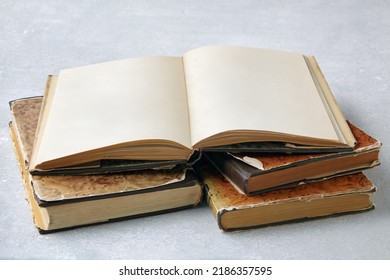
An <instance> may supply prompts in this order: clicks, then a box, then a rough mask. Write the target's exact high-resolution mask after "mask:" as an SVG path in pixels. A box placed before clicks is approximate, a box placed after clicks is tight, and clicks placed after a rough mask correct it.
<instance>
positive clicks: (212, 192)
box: [197, 163, 375, 231]
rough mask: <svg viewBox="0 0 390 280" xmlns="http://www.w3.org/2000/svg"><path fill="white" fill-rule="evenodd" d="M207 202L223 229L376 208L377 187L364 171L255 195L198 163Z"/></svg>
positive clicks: (216, 171)
mask: <svg viewBox="0 0 390 280" xmlns="http://www.w3.org/2000/svg"><path fill="white" fill-rule="evenodd" d="M197 170H198V172H199V174H200V175H201V176H202V178H203V180H204V184H205V187H206V192H207V201H208V204H209V206H210V208H211V211H212V213H213V215H214V216H215V218H216V220H217V223H218V226H219V228H220V229H222V230H224V231H234V230H244V229H251V228H258V227H264V226H268V225H275V224H280V223H287V222H294V221H303V220H308V219H314V218H323V217H329V216H335V215H341V214H347V213H358V212H361V211H366V210H370V209H373V208H374V205H373V202H372V200H371V197H372V194H373V193H374V192H375V186H374V185H373V184H372V183H371V182H370V180H369V179H368V178H367V177H366V176H365V175H364V174H363V173H355V174H351V175H345V176H340V177H336V178H332V179H328V180H323V181H319V182H313V183H309V184H304V185H300V186H297V187H292V188H286V189H280V190H274V191H269V192H266V193H263V194H259V195H255V196H246V195H244V194H242V193H239V192H238V191H237V190H236V189H235V188H234V187H233V185H232V184H231V183H230V182H229V181H228V180H226V179H225V178H224V176H222V175H221V173H220V172H218V170H217V169H216V168H215V167H213V166H210V164H208V163H203V164H199V165H198V166H197Z"/></svg>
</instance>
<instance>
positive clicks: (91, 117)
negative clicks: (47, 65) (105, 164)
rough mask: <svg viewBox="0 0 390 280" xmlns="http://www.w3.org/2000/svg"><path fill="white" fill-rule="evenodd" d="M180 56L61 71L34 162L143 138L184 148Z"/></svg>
mask: <svg viewBox="0 0 390 280" xmlns="http://www.w3.org/2000/svg"><path fill="white" fill-rule="evenodd" d="M185 88H186V87H185V81H184V73H183V64H182V59H181V58H176V57H152V58H133V59H126V60H119V61H113V62H106V63H100V64H95V65H89V66H84V67H78V68H72V69H66V70H62V71H61V72H60V74H59V78H58V82H57V87H56V90H55V95H54V97H53V101H52V106H51V108H50V112H49V114H48V119H47V124H46V127H45V130H44V133H43V135H42V141H41V145H40V146H41V147H44V149H40V151H39V153H38V155H37V161H36V162H37V163H40V162H43V161H46V160H50V159H55V158H60V157H63V156H67V155H70V154H76V153H80V152H83V151H86V150H90V149H95V148H100V147H105V146H110V145H114V144H117V143H121V142H127V141H136V140H143V139H166V140H172V141H175V142H178V143H180V144H182V145H184V146H187V147H190V135H189V127H188V111H187V99H186V98H187V97H186V92H185Z"/></svg>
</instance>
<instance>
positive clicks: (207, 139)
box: [10, 46, 381, 233]
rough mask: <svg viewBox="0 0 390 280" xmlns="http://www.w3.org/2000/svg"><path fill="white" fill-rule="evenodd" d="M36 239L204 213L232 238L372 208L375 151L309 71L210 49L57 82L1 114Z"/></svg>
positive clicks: (286, 59) (299, 63)
mask: <svg viewBox="0 0 390 280" xmlns="http://www.w3.org/2000/svg"><path fill="white" fill-rule="evenodd" d="M10 107H11V112H12V116H13V119H12V121H11V123H10V131H11V136H12V139H13V142H14V146H15V151H16V154H17V157H18V161H19V166H20V170H21V174H22V177H23V180H24V185H25V188H26V191H27V198H28V201H29V204H30V207H31V210H32V212H33V217H34V223H35V225H36V226H37V227H38V229H39V230H40V231H41V232H42V233H46V232H53V231H57V230H62V229H68V228H73V227H79V226H84V225H90V224H96V223H103V222H107V221H113V220H118V219H125V218H134V217H139V216H143V215H150V214H155V213H163V212H167V211H173V210H178V209H184V208H188V207H194V206H196V205H199V204H200V203H201V201H202V197H203V192H206V197H207V201H208V203H209V205H210V207H211V209H212V212H213V213H214V215H215V216H216V218H217V221H218V225H219V226H220V228H221V229H223V230H226V231H229V230H238V229H247V228H253V227H260V226H264V225H269V224H277V223H282V222H287V221H295V220H301V219H307V218H316V217H324V216H329V215H337V214H342V213H350V212H359V211H364V210H369V209H372V208H373V204H372V201H371V199H370V197H371V195H372V193H373V192H374V191H375V187H374V186H373V184H372V183H371V182H370V181H369V180H368V179H367V177H365V175H363V174H362V173H361V171H362V170H364V169H367V168H371V167H374V166H375V165H378V164H379V159H378V155H379V150H380V146H381V144H380V142H379V141H377V140H375V139H374V138H372V137H371V136H369V135H367V134H366V133H364V132H363V131H362V130H360V129H359V128H357V127H356V126H354V125H353V124H351V123H349V122H347V121H346V120H345V118H344V116H343V114H342V112H341V110H340V108H339V107H338V106H337V103H336V101H335V99H334V97H333V95H332V93H331V91H330V89H329V87H328V85H327V83H326V81H325V79H324V77H323V75H322V73H321V71H320V69H319V67H318V65H317V63H316V60H315V59H314V57H306V56H304V55H301V54H295V53H287V52H280V51H271V50H264V49H255V48H246V47H228V46H211V47H204V48H199V49H195V50H192V51H190V52H188V53H186V54H185V55H183V56H182V57H145V58H133V59H127V60H119V61H112V62H106V63H100V64H95V65H89V66H83V67H76V68H71V69H65V70H62V71H61V72H60V73H59V75H58V76H49V78H48V82H47V86H46V90H45V93H44V96H43V97H31V98H25V99H19V100H14V101H11V102H10Z"/></svg>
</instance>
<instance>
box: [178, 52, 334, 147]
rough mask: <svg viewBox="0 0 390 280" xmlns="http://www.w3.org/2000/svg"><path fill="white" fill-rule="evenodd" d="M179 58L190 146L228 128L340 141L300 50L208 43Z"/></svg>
mask: <svg viewBox="0 0 390 280" xmlns="http://www.w3.org/2000/svg"><path fill="white" fill-rule="evenodd" d="M183 61H184V66H185V75H186V84H187V95H188V104H189V115H190V121H191V124H190V127H191V138H192V139H191V140H192V145H195V144H196V143H197V142H199V141H201V140H202V139H205V138H207V137H210V136H212V135H214V134H217V133H220V132H224V131H228V130H264V131H274V132H281V133H287V134H297V135H302V136H307V137H314V138H323V139H330V140H336V141H339V137H338V136H337V133H336V132H335V129H334V127H333V125H332V122H331V120H330V118H329V116H328V112H327V111H326V109H325V107H324V105H323V103H322V101H321V98H320V96H319V93H318V91H317V88H316V86H315V84H314V82H313V79H312V77H311V74H310V72H309V70H308V67H307V64H306V62H305V60H304V57H303V55H300V54H294V53H287V52H280V51H272V50H263V49H256V48H246V47H230V46H211V47H204V48H200V49H195V50H193V51H190V52H188V53H186V54H185V55H184V58H183Z"/></svg>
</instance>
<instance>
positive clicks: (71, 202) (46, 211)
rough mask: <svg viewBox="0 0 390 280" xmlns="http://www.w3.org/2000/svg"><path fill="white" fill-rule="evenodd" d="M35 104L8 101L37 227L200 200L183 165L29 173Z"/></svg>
mask: <svg viewBox="0 0 390 280" xmlns="http://www.w3.org/2000/svg"><path fill="white" fill-rule="evenodd" d="M41 104H42V97H35V98H26V99H19V100H15V101H12V102H11V103H10V106H11V112H12V115H13V120H12V122H11V123H10V132H11V137H12V140H13V143H14V147H15V152H16V154H17V158H18V162H19V166H20V171H21V173H22V177H23V181H24V186H25V189H26V192H27V199H28V202H29V204H30V208H31V211H32V214H33V219H34V223H35V225H36V226H37V227H38V229H39V230H40V232H42V233H45V232H52V231H57V230H60V229H67V228H73V227H78V226H84V225H90V224H96V223H103V222H108V221H112V220H118V219H124V218H132V217H138V216H144V215H150V214H156V213H163V212H168V211H173V210H178V209H183V208H188V207H192V206H195V205H197V204H199V203H200V202H201V198H202V187H201V185H200V184H199V182H198V181H197V179H196V176H195V174H194V172H193V170H191V169H188V168H187V167H186V166H185V165H177V166H176V167H174V168H170V169H157V170H151V169H149V170H142V171H131V172H125V173H116V174H105V175H85V176H70V175H67V176H54V175H52V176H47V175H46V176H40V175H31V174H30V173H29V172H28V169H27V166H28V163H29V160H30V156H31V150H32V146H33V141H34V134H35V131H36V126H37V123H38V117H39V112H40V108H41Z"/></svg>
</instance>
